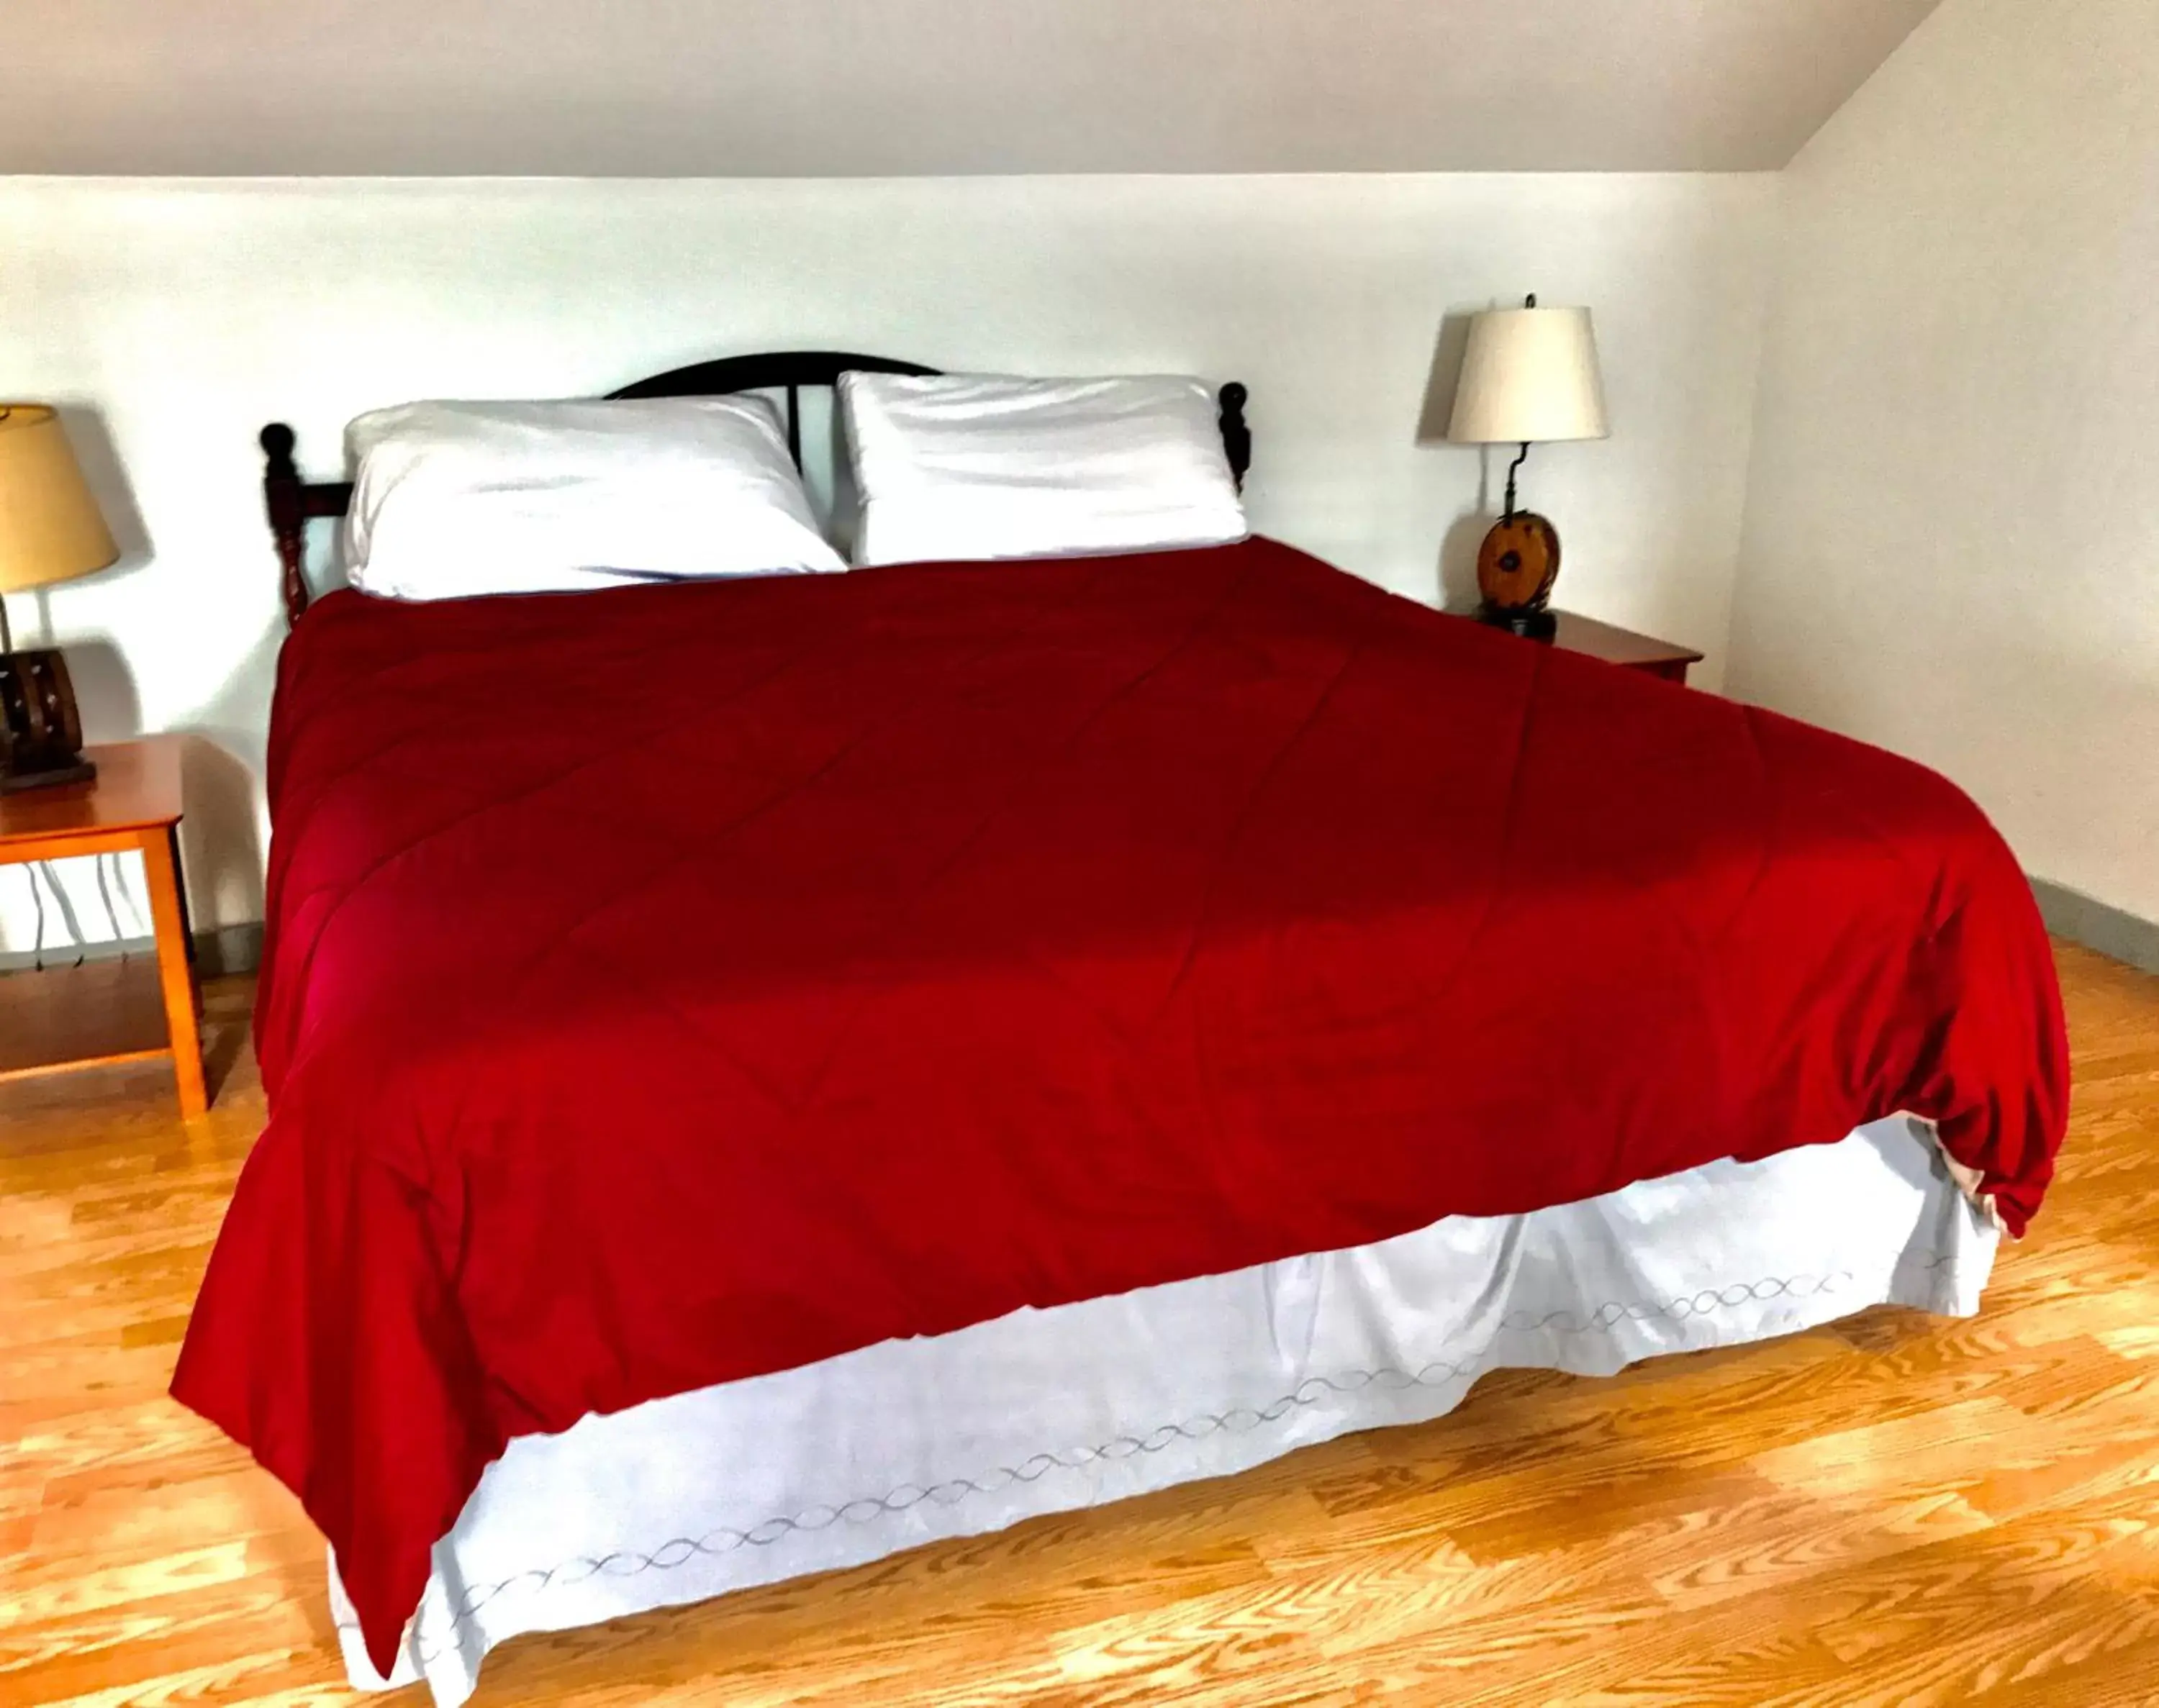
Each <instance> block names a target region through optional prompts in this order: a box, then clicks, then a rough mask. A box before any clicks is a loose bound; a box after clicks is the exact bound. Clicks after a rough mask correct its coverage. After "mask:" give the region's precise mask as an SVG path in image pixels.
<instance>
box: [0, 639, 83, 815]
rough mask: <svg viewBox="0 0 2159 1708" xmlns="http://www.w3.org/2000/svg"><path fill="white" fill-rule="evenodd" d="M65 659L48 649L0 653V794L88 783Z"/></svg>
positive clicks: (77, 719)
mask: <svg viewBox="0 0 2159 1708" xmlns="http://www.w3.org/2000/svg"><path fill="white" fill-rule="evenodd" d="M96 775H97V768H96V766H95V765H93V764H91V763H90V761H89V760H87V759H85V758H83V756H82V720H81V718H80V717H79V716H78V715H77V713H76V712H75V685H74V684H73V683H72V682H70V681H69V680H68V671H67V661H66V660H65V659H63V658H61V656H60V654H59V653H58V652H56V651H54V650H50V649H45V650H40V651H36V652H5V653H0V794H20V793H22V792H23V791H24V790H25V789H57V788H59V787H60V785H61V784H68V783H87V782H89V781H91V779H94V778H95V777H96Z"/></svg>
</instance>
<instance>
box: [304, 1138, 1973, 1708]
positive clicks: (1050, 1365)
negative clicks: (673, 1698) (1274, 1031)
mask: <svg viewBox="0 0 2159 1708" xmlns="http://www.w3.org/2000/svg"><path fill="white" fill-rule="evenodd" d="M1998 1238H1999V1235H1998V1234H1997V1232H1996V1229H1994V1227H1993V1226H1992V1225H1991V1223H1990V1222H1989V1221H1988V1220H1987V1219H1986V1217H1985V1216H1983V1215H1982V1214H1980V1213H1979V1212H1978V1211H1977V1210H1976V1209H1975V1208H1974V1207H1973V1205H1972V1204H1971V1203H1970V1201H1969V1200H1968V1199H1967V1198H1966V1197H1965V1195H1964V1194H1963V1193H1961V1192H1960V1190H1959V1188H1958V1186H1957V1184H1956V1183H1955V1182H1954V1180H1953V1178H1952V1177H1951V1173H1950V1171H1949V1169H1948V1167H1946V1166H1945V1164H1944V1159H1943V1158H1942V1157H1941V1156H1940V1155H1939V1152H1938V1151H1937V1149H1936V1146H1935V1145H1934V1141H1933V1138H1932V1136H1931V1134H1930V1133H1929V1131H1928V1130H1927V1129H1926V1128H1925V1127H1924V1126H1923V1124H1922V1123H1919V1122H1917V1121H1910V1120H1906V1119H1896V1120H1890V1121H1879V1122H1876V1123H1874V1124H1872V1125H1870V1126H1866V1127H1863V1128H1861V1130H1859V1131H1856V1132H1855V1133H1853V1134H1852V1135H1851V1136H1849V1137H1848V1138H1846V1139H1845V1140H1843V1141H1840V1142H1837V1143H1835V1144H1831V1145H1826V1146H1810V1147H1807V1148H1804V1149H1799V1150H1794V1151H1788V1152H1782V1153H1780V1154H1778V1155H1776V1156H1773V1157H1768V1158H1766V1159H1764V1160H1763V1161H1761V1162H1750V1163H1742V1162H1730V1161H1724V1162H1711V1163H1708V1164H1706V1165H1705V1166H1703V1167H1697V1168H1693V1169H1690V1170H1687V1171H1685V1172H1682V1173H1680V1174H1677V1175H1674V1176H1672V1177H1669V1178H1665V1179H1659V1180H1652V1181H1643V1182H1639V1183H1635V1184H1633V1185H1630V1186H1628V1187H1626V1188H1623V1189H1622V1190H1620V1191H1618V1192H1615V1193H1609V1194H1607V1195H1605V1196H1602V1197H1599V1198H1593V1199H1590V1200H1588V1201H1586V1202H1582V1203H1573V1204H1566V1205H1561V1206H1556V1207H1554V1208H1551V1209H1541V1210H1537V1211H1535V1212H1532V1213H1530V1214H1522V1215H1513V1216H1494V1217H1471V1216H1457V1217H1449V1218H1447V1219H1443V1220H1442V1221H1439V1222H1437V1223H1435V1224H1433V1225H1432V1226H1430V1227H1428V1228H1426V1229H1422V1230H1421V1231H1418V1232H1416V1233H1412V1234H1405V1235H1402V1236H1401V1237H1399V1238H1396V1239H1393V1240H1385V1241H1381V1242H1379V1243H1376V1244H1373V1245H1365V1246H1362V1247H1358V1248H1354V1249H1352V1250H1343V1251H1336V1252H1331V1253H1327V1254H1324V1255H1315V1256H1307V1257H1298V1258H1292V1259H1289V1260H1281V1261H1276V1262H1272V1263H1266V1264H1261V1265H1256V1266H1253V1267H1250V1268H1246V1269H1243V1270H1239V1271H1234V1272H1231V1273H1229V1274H1224V1275H1217V1276H1205V1277H1201V1278H1198V1279H1193V1280H1188V1281H1179V1282H1175V1283H1172V1284H1169V1285H1166V1286H1154V1287H1147V1288H1142V1289H1140V1290H1137V1291H1132V1292H1129V1293H1126V1294H1123V1295H1121V1296H1118V1297H1110V1298H1102V1299H1095V1300H1090V1301H1086V1302H1081V1303H1075V1304H1069V1305H1063V1306H1059V1307H1054V1308H1052V1309H1048V1310H1023V1311H1018V1312H1013V1313H1012V1314H1010V1315H1008V1316H1006V1317H1000V1318H998V1319H997V1320H995V1321H993V1322H984V1323H980V1324H976V1325H975V1326H973V1327H971V1328H965V1329H961V1330H960V1331H958V1332H956V1333H949V1334H943V1335H938V1336H935V1337H933V1338H924V1339H915V1340H895V1341H888V1342H886V1343H882V1344H880V1345H877V1346H872V1347H867V1348H862V1349H861V1350H860V1351H857V1352H853V1353H847V1354H845V1355H843V1356H841V1357H838V1358H833V1359H825V1360H822V1361H821V1362H819V1363H816V1364H810V1365H807V1366H805V1367H802V1368H800V1369H792V1370H787V1371H782V1372H779V1373H776V1374H769V1375H763V1376H756V1377H752V1378H749V1379H744V1380H740V1381H734V1382H727V1383H722V1384H718V1385H714V1386H712V1387H707V1388H704V1389H701V1390H696V1391H693V1392H691V1393H686V1394H681V1395H674V1396H671V1397H670V1398H666V1399H662V1400H654V1401H651V1402H649V1403H647V1404H645V1405H638V1406H634V1407H632V1408H630V1409H629V1410H625V1411H621V1412H617V1413H614V1414H612V1415H609V1416H590V1417H587V1418H585V1419H584V1420H583V1421H581V1422H579V1423H577V1425H575V1426H573V1427H572V1428H570V1429H568V1430H566V1431H562V1432H560V1433H557V1434H552V1435H532V1436H521V1437H520V1438H518V1439H516V1440H515V1441H512V1442H511V1443H510V1447H509V1450H508V1451H507V1452H505V1454H504V1456H503V1457H502V1458H500V1460H499V1461H497V1462H495V1463H494V1465H492V1466H491V1467H489V1469H488V1471H487V1473H486V1474H485V1475H484V1477H483V1478H482V1479H481V1482H480V1485H479V1489H478V1490H477V1491H476V1492H475V1493H474V1495H473V1496H472V1498H471V1499H470V1501H469V1503H468V1504H467V1505H466V1507H465V1509H464V1512H463V1514H462V1516H461V1517H460V1518H459V1519H458V1523H457V1524H456V1527H455V1528H454V1529H453V1531H452V1532H451V1534H450V1535H448V1537H446V1538H445V1539H443V1541H442V1542H440V1543H439V1544H438V1545H437V1547H436V1549H435V1550H434V1570H433V1573H432V1576H431V1577H430V1578H429V1580H428V1581H427V1588H426V1592H425V1593H424V1595H423V1597H422V1602H421V1604H420V1608H419V1611H418V1612H417V1615H416V1616H415V1617H414V1618H413V1619H412V1622H411V1623H410V1624H409V1625H408V1626H407V1628H406V1633H405V1635H404V1638H403V1641H402V1643H401V1648H400V1650H399V1655H398V1661H397V1665H396V1670H395V1672H394V1674H392V1677H391V1680H388V1681H386V1680H383V1678H382V1676H381V1674H379V1673H378V1672H377V1671H376V1670H375V1668H374V1667H373V1665H372V1664H370V1662H369V1660H368V1658H367V1654H366V1649H365V1645H364V1643H362V1641H361V1639H360V1630H359V1626H358V1623H357V1620H356V1618H355V1614H354V1612H353V1609H352V1607H351V1604H350V1602H349V1600H347V1598H346V1597H345V1596H344V1592H343V1590H342V1587H341V1586H340V1585H339V1582H338V1580H337V1576H336V1571H335V1562H334V1560H333V1561H332V1571H331V1576H330V1587H331V1597H332V1600H333V1602H334V1607H335V1612H336V1616H337V1623H338V1627H339V1638H340V1640H341V1643H342V1645H343V1648H344V1656H345V1662H346V1665H347V1668H348V1669H349V1673H350V1674H351V1677H352V1680H353V1682H354V1683H355V1684H356V1685H360V1686H362V1687H363V1688H370V1689H374V1688H382V1687H384V1685H386V1682H387V1683H389V1684H396V1685H403V1684H408V1683H411V1682H412V1681H414V1680H417V1679H421V1678H424V1679H425V1680H426V1681H427V1684H428V1685H429V1686H430V1688H431V1689H432V1691H433V1693H434V1696H435V1700H436V1701H437V1704H439V1705H441V1708H455V1705H457V1704H458V1703H461V1702H463V1700H465V1698H466V1697H467V1696H468V1695H470V1694H471V1692H472V1690H473V1689H474V1684H475V1681H476V1680H477V1677H478V1674H479V1666H480V1663H481V1660H482V1659H483V1657H484V1655H485V1654H487V1652H488V1651H489V1649H490V1648H493V1647H494V1645H496V1644H497V1643H502V1642H504V1641H505V1640H507V1639H508V1638H511V1637H513V1636H515V1635H517V1634H519V1633H524V1632H529V1631H544V1630H556V1629H562V1628H570V1627H574V1626H579V1625H585V1624H590V1623H596V1622H598V1621H600V1620H603V1619H610V1618H614V1617H619V1616H621V1615H624V1614H628V1613H635V1612H644V1611H646V1610H648V1609H651V1608H655V1607H667V1606H672V1605H677V1604H680V1603H684V1602H696V1601H701V1600H703V1599H705V1598H706V1597H711V1596H715V1595H718V1594H721V1593H722V1592H727V1591H731V1590H737V1589H742V1588H745V1587H748V1586H752V1585H755V1584H762V1583H769V1582H772V1581H776V1580H779V1579H783V1578H787V1577H793V1576H800V1575H801V1574H803V1573H806V1572H815V1571H826V1570H830V1569H831V1568H834V1567H839V1566H852V1565H857V1564H860V1563H862V1562H864V1561H867V1560H874V1559H878V1558H879V1557H881V1556H883V1555H888V1554H892V1553H894V1552H897V1551H898V1550H903V1549H907V1548H910V1547H914V1546H915V1545H919V1544H921V1543H924V1542H929V1541H934V1540H938V1539H940V1538H944V1537H951V1536H965V1535H976V1534H980V1533H981V1532H984V1531H988V1530H994V1529H1001V1528H1002V1527H1004V1526H1006V1525H1008V1524H1015V1523H1017V1522H1019V1521H1020V1520H1022V1519H1028V1518H1030V1517H1034V1516H1037V1515H1039V1514H1046V1513H1054V1512H1060V1511H1065V1510H1069V1509H1073V1508H1076V1507H1083V1506H1093V1505H1097V1504H1102V1503H1105V1502H1108V1501H1113V1500H1118V1499H1121V1498H1126V1497H1127V1496H1131V1495H1136V1494H1142V1493H1147V1492H1149V1491H1151V1490H1155V1489H1160V1488H1167V1487H1169V1486H1171V1485H1173V1484H1176V1483H1185V1482H1189V1481H1191V1480H1193V1479H1195V1478H1207V1477H1218V1476H1223V1475H1226V1474H1229V1473H1235V1472H1237V1471H1240V1470H1244V1469H1246V1468H1248V1467H1251V1466H1254V1465H1257V1464H1260V1463H1261V1462H1264V1461H1266V1460H1269V1459H1272V1458H1275V1457H1278V1456H1279V1455H1281V1454H1284V1453H1287V1452H1292V1451H1293V1450H1294V1449H1296V1448H1297V1447H1306V1446H1309V1445H1311V1444H1312V1443H1314V1442H1318V1441H1327V1440H1328V1439H1330V1438H1332V1437H1333V1436H1338V1435H1341V1434H1343V1433H1344V1432H1346V1431H1353V1430H1361V1429H1369V1428H1372V1427H1375V1426H1381V1425H1389V1424H1401V1423H1411V1422H1416V1421H1421V1420H1425V1419H1429V1418H1433V1417H1437V1416H1440V1415H1441V1414H1442V1413H1444V1412H1446V1411H1448V1410H1452V1408H1453V1407H1454V1406H1456V1405H1458V1404H1460V1403H1461V1401H1462V1400H1463V1397H1464V1395H1467V1394H1468V1390H1469V1388H1470V1386H1471V1385H1472V1384H1473V1382H1474V1381H1475V1380H1476V1379H1477V1378H1478V1376H1479V1375H1480V1374H1483V1372H1485V1371H1486V1370H1489V1369H1499V1368H1501V1367H1507V1366H1511V1367H1518V1368H1519V1367H1532V1368H1539V1369H1559V1370H1571V1371H1574V1372H1577V1373H1578V1374H1609V1373H1611V1372H1613V1371H1615V1370H1618V1369H1620V1368H1621V1367H1622V1366H1623V1365H1625V1364H1631V1363H1633V1362H1635V1361H1636V1360H1639V1359H1646V1358H1650V1357H1654V1356H1657V1355H1659V1354H1662V1353H1679V1352H1688V1351H1695V1350H1699V1349H1701V1348H1706V1347H1713V1346H1722V1345H1729V1344H1732V1343H1739V1342H1745V1341H1753V1340H1758V1339H1762V1338H1766V1337H1768V1336H1772V1335H1777V1334H1783V1333H1790V1332H1792V1331H1794V1330H1798V1329H1802V1328H1809V1327H1810V1326H1813V1325H1815V1324H1817V1323H1820V1322H1828V1321H1830V1320H1832V1319H1834V1318H1836V1317H1844V1316H1847V1315H1849V1314H1851V1312H1856V1311H1860V1310H1863V1309H1865V1308H1866V1307H1869V1306H1873V1305H1878V1304H1884V1303H1893V1304H1898V1305H1903V1306H1908V1307H1913V1308H1915V1309H1919V1310H1925V1311H1932V1312H1940V1313H1942V1314H1944V1315H1951V1316H1968V1315H1970V1314H1971V1313H1972V1312H1974V1311H1975V1310H1976V1309H1977V1307H1978V1302H1979V1295H1980V1287H1981V1286H1983V1285H1984V1283H1985V1281H1986V1278H1987V1275H1988V1272H1989V1271H1990V1268H1991V1265H1992V1262H1993V1259H1994V1255H1995V1250H1996V1242H1997V1240H1998Z"/></svg>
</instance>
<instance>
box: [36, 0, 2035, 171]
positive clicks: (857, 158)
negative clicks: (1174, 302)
mask: <svg viewBox="0 0 2159 1708" xmlns="http://www.w3.org/2000/svg"><path fill="white" fill-rule="evenodd" d="M1935 3H1936V0H0V172H4V173H572V174H588V175H596V176H600V175H605V176H612V175H628V176H645V175H678V174H712V175H766V174H778V175H785V174H798V175H799V174H815V175H833V176H857V175H878V174H919V173H1000V172H1016V173H1038V172H1271V171H1378V170H1398V171H1473V170H1590V171H1624V170H1696V171H1745V170H1753V169H1763V168H1778V167H1781V166H1783V165H1784V163H1786V162H1787V161H1789V159H1790V158H1791V157H1792V156H1793V155H1794V153H1796V152H1797V151H1798V149H1799V147H1800V145H1801V144H1802V143H1804V142H1805V141H1806V140H1807V138H1808V137H1810V136H1811V135H1812V134H1813V133H1814V132H1815V129H1816V128H1817V127H1820V124H1821V123H1822V122H1823V121H1824V120H1825V119H1826V118H1827V117H1828V116H1830V114H1831V113H1832V112H1834V111H1835V110H1836V108H1837V107H1838V106H1841V104H1842V103H1843V101H1845V99H1846V97H1847V96H1849V95H1851V92H1852V91H1854V90H1856V88H1857V87H1858V86H1859V85H1860V84H1861V83H1862V82H1864V81H1865V80H1866V77H1867V76H1868V75H1869V74H1871V73H1872V71H1873V70H1874V69H1875V68H1876V67H1877V65H1880V64H1881V62H1882V60H1884V59H1885V58H1887V56H1888V54H1889V53H1890V51H1891V50H1892V49H1894V48H1895V47H1896V45H1897V44H1898V43H1899V42H1901V41H1902V40H1903V39H1904V37H1905V35H1906V34H1908V33H1909V32H1910V30H1911V29H1912V28H1913V26H1914V25H1915V24H1917V23H1918V22H1919V21H1920V20H1921V19H1922V18H1924V17H1925V16H1926V15H1927V13H1929V12H1930V11H1932V10H1933V9H1934V5H1935ZM2034 3H2037V0H2034Z"/></svg>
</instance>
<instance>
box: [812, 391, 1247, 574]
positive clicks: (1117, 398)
mask: <svg viewBox="0 0 2159 1708" xmlns="http://www.w3.org/2000/svg"><path fill="white" fill-rule="evenodd" d="M840 406H841V413H842V415H843V416H844V417H845V419H846V422H847V444H848V448H849V452H850V455H851V457H852V462H853V465H854V476H855V488H856V490H857V492H858V493H859V494H861V500H862V520H861V525H860V527H859V529H858V531H857V536H856V541H855V562H857V563H860V564H873V563H922V562H945V561H949V560H953V559H978V558H989V557H1040V556H1054V555H1059V554H1069V553H1078V552H1104V551H1152V550H1156V549H1159V548H1162V547H1167V546H1215V545H1221V544H1223V543H1224V542H1226V541H1231V540H1241V539H1243V538H1244V537H1245V534H1246V532H1247V531H1248V530H1247V529H1246V527H1245V508H1244V505H1242V504H1240V502H1239V501H1238V498H1237V483H1236V481H1235V479H1234V478H1233V477H1232V476H1231V474H1230V463H1229V459H1228V458H1226V457H1225V456H1224V454H1223V450H1222V433H1221V429H1220V427H1219V426H1218V425H1217V423H1216V417H1215V403H1214V396H1213V395H1212V394H1211V393H1209V391H1208V389H1207V387H1206V386H1204V385H1202V384H1201V383H1200V382H1199V380H1188V379H1181V378H1170V377H1151V378H1136V379H1122V380H1018V379H1012V378H1007V377H1004V376H1001V375H966V374H952V375H938V376H934V377H929V378H924V379H912V378H905V377H903V376H901V375H894V374H861V373H849V374H842V375H841V376H840Z"/></svg>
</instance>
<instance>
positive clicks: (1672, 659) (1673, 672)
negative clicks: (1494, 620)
mask: <svg viewBox="0 0 2159 1708" xmlns="http://www.w3.org/2000/svg"><path fill="white" fill-rule="evenodd" d="M1455 614H1456V615H1457V616H1461V617H1468V615H1469V613H1468V612H1466V611H1460V612H1457V613H1455ZM1552 614H1553V615H1554V616H1556V617H1557V618H1558V619H1559V632H1558V634H1555V635H1554V636H1553V637H1552V638H1551V639H1550V640H1525V641H1524V642H1523V643H1522V644H1523V645H1525V646H1556V647H1558V648H1559V649H1560V650H1561V651H1562V652H1579V653H1584V654H1587V655H1588V656H1589V657H1591V658H1601V659H1602V660H1604V662H1605V663H1607V664H1608V665H1618V666H1619V667H1620V668H1621V669H1623V670H1639V671H1641V672H1642V673H1643V674H1644V675H1649V676H1661V677H1663V678H1664V680H1665V681H1667V682H1680V683H1684V682H1685V681H1686V679H1687V670H1688V668H1689V667H1690V665H1698V664H1700V663H1701V657H1702V655H1701V654H1700V653H1698V652H1696V651H1695V650H1694V649H1693V648H1691V647H1686V646H1675V645H1673V644H1672V643H1671V642H1670V641H1668V640H1654V639H1651V638H1650V637H1649V636H1648V635H1646V634H1635V633H1634V632H1633V630H1632V629H1620V628H1616V627H1614V626H1613V624H1609V623H1599V622H1598V621H1597V619H1595V618H1593V617H1577V616H1576V615H1575V614H1574V613H1572V612H1571V611H1556V612H1554V613H1552Z"/></svg>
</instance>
